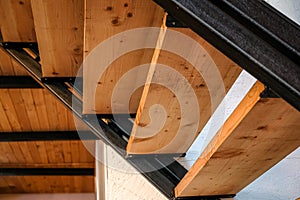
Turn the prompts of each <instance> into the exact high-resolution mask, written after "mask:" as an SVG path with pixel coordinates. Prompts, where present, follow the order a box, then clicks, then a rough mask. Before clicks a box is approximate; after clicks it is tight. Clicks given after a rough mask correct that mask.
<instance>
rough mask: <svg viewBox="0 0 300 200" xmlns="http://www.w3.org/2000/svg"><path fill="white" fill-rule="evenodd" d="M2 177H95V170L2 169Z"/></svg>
mask: <svg viewBox="0 0 300 200" xmlns="http://www.w3.org/2000/svg"><path fill="white" fill-rule="evenodd" d="M0 176H94V169H93V168H0Z"/></svg>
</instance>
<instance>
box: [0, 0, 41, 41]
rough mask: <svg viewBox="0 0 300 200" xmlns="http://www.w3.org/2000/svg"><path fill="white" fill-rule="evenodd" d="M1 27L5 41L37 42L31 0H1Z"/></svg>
mask: <svg viewBox="0 0 300 200" xmlns="http://www.w3.org/2000/svg"><path fill="white" fill-rule="evenodd" d="M0 29H1V33H2V37H3V41H5V42H35V41H36V36H35V31H34V25H33V17H32V11H31V2H30V0H1V1H0Z"/></svg>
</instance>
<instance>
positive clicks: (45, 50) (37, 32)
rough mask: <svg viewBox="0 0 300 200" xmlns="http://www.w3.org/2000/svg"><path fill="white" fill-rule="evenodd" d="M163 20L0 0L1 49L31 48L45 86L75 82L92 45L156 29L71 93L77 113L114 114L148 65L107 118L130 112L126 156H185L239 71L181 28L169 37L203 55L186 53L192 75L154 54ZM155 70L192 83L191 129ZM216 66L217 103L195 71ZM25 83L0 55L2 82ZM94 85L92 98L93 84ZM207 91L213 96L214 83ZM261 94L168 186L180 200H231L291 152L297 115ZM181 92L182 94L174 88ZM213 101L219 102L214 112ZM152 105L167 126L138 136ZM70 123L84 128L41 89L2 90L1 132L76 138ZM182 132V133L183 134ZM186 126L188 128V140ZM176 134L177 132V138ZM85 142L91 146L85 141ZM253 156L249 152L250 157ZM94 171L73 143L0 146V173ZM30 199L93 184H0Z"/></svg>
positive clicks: (150, 6) (105, 9)
mask: <svg viewBox="0 0 300 200" xmlns="http://www.w3.org/2000/svg"><path fill="white" fill-rule="evenodd" d="M165 19H166V15H165V13H164V11H163V9H162V8H160V7H159V6H158V5H156V4H155V3H154V2H153V1H151V0H132V1H125V0H102V1H99V0H73V1H68V0H31V1H30V0H2V1H0V28H1V34H2V38H3V41H4V42H16V43H24V42H25V43H26V42H37V43H38V47H39V56H40V59H41V60H40V64H41V70H42V76H43V78H52V81H55V80H59V78H69V77H75V76H76V74H77V71H78V69H79V68H80V66H81V64H82V62H83V60H84V59H86V58H87V57H88V55H89V54H90V53H91V52H92V50H93V49H94V47H96V46H97V45H98V44H99V43H101V42H103V41H104V40H106V39H108V38H109V37H111V36H113V35H114V34H117V33H121V32H122V31H126V30H129V29H133V28H141V27H149V26H150V27H157V28H159V29H160V34H158V35H157V36H152V37H154V38H155V42H157V41H158V42H157V45H156V48H149V49H142V50H136V51H132V52H129V53H127V54H124V55H122V56H121V57H119V58H118V59H116V60H115V61H114V62H113V63H111V64H110V66H109V68H108V69H107V70H106V71H105V73H104V75H103V77H99V80H92V79H89V78H87V77H88V76H89V75H90V74H93V73H94V71H93V68H88V67H85V68H84V69H83V96H80V94H77V95H78V96H80V99H82V100H83V102H82V103H83V108H82V110H83V113H82V114H91V113H93V112H96V113H97V114H112V113H113V111H112V107H111V97H112V94H113V90H114V87H115V85H116V83H117V81H118V80H119V79H120V78H121V77H122V76H123V75H124V74H125V73H127V72H128V71H130V70H131V69H133V68H134V67H136V66H138V65H141V64H145V63H148V64H149V67H148V71H147V73H143V74H139V73H136V74H134V75H132V77H131V82H128V83H126V84H124V86H123V87H122V89H123V92H124V93H126V92H128V91H131V90H132V88H135V84H136V82H135V81H136V78H138V77H140V76H143V77H145V83H146V84H145V85H143V86H142V87H139V88H138V89H137V90H136V91H135V92H134V93H133V96H132V97H131V99H130V102H129V105H119V107H118V109H117V110H115V112H116V113H113V114H124V113H127V111H128V110H129V112H130V113H134V114H137V115H136V118H135V123H134V125H133V129H132V132H131V135H130V138H129V142H128V146H127V153H128V154H166V153H167V154H177V153H185V152H186V151H187V149H188V148H189V147H190V145H191V144H192V143H193V141H194V140H195V138H196V137H197V135H198V134H199V133H200V131H201V130H202V129H203V127H204V126H205V124H206V123H207V121H208V120H209V119H210V117H211V115H212V114H213V112H214V111H215V109H216V108H217V106H218V105H219V104H220V102H221V101H222V100H223V98H224V96H225V95H226V93H227V92H228V91H229V89H230V88H231V86H232V85H233V83H234V82H235V80H236V78H237V77H238V76H239V74H240V72H241V71H242V69H241V68H240V67H239V66H238V65H237V64H236V63H234V62H233V61H231V60H230V59H229V58H228V57H226V56H225V55H224V54H222V53H221V52H220V51H218V50H217V49H216V48H214V47H213V46H211V45H210V44H209V43H207V42H206V41H205V40H204V39H203V38H201V37H200V36H198V35H197V34H195V33H194V32H192V31H191V30H190V29H188V28H178V29H173V30H176V31H179V32H181V33H183V34H185V35H187V36H189V37H190V38H193V39H194V40H195V41H196V42H197V43H198V44H199V45H200V46H201V47H202V48H203V49H204V50H205V52H206V53H207V54H205V56H203V57H202V58H201V59H199V58H198V57H197V56H198V55H197V53H198V52H193V49H192V48H191V49H189V52H188V53H190V55H191V57H192V58H193V59H194V60H195V61H197V62H198V61H199V63H200V64H201V69H202V71H201V70H200V71H201V73H199V72H198V71H197V70H196V69H195V67H194V65H193V64H194V63H190V62H188V61H186V60H185V58H183V57H180V56H178V55H175V54H173V53H172V52H167V51H163V50H161V48H160V47H161V45H163V43H164V42H165V38H164V37H165V35H164V34H165V31H166V30H167V29H168V28H167V27H166V26H165V24H164V23H165ZM146 39H147V38H146V37H145V40H146ZM122 42H123V41H120V43H122ZM178 45H181V44H178ZM116 51H117V50H116ZM206 56H207V57H206ZM208 57H209V58H211V59H212V60H210V59H209V58H208ZM157 63H161V64H165V65H168V66H170V67H171V68H172V69H174V70H176V71H177V72H179V73H180V74H181V75H182V76H184V77H185V79H186V80H187V82H188V84H190V85H191V87H192V88H193V90H194V92H195V94H196V99H197V102H198V103H199V106H198V107H199V108H197V109H199V113H196V115H197V116H200V115H201V120H200V121H199V124H198V122H194V121H193V119H188V120H186V119H182V118H181V116H182V111H181V110H180V105H179V103H180V102H178V99H177V98H175V97H176V95H174V94H173V93H172V91H170V90H169V89H168V88H166V87H163V86H160V85H157V84H152V83H151V80H155V79H156V78H157V76H158V74H159V73H160V71H159V68H157V67H156V66H157V65H156V64H157ZM214 65H215V66H216V67H217V69H218V71H219V73H220V77H221V80H222V83H223V84H224V90H225V91H224V93H222V94H221V95H219V93H217V92H215V93H214V91H209V88H208V86H207V83H206V82H205V80H204V78H203V73H204V74H205V73H208V72H209V69H210V68H211V67H213V66H214ZM24 75H28V74H27V72H26V71H25V70H24V69H23V68H22V66H20V65H19V64H18V63H17V62H16V61H15V60H14V59H12V58H11V57H10V56H9V55H8V54H7V53H6V52H5V50H4V49H2V48H0V76H15V79H16V81H17V80H18V76H24ZM163 75H164V76H165V77H168V76H169V74H163ZM53 78H54V79H53ZM55 78H56V79H55ZM211 78H212V79H214V77H211ZM146 80H147V81H148V82H147V81H146ZM95 83H96V85H97V87H96V94H95V98H94V96H92V95H93V91H94V90H93V87H92V86H93V85H94V84H95ZM215 83H216V85H215V87H216V88H215V89H216V91H218V89H219V87H218V81H215ZM188 84H187V85H188ZM179 86H182V85H180V84H179V82H177V81H176V80H171V79H170V82H169V87H179ZM264 89H265V88H264V86H263V84H262V83H260V82H257V83H256V84H255V85H254V86H253V88H252V90H251V91H250V92H249V93H248V94H247V95H246V97H245V98H244V100H243V101H242V103H241V104H240V105H239V106H238V108H237V109H236V110H235V111H234V113H233V114H232V115H231V116H230V117H229V119H228V120H227V121H226V123H225V124H224V125H223V128H222V130H220V131H219V132H218V134H217V135H216V137H215V138H214V139H213V140H212V141H211V143H210V145H209V146H208V147H207V148H206V150H205V151H204V154H203V155H202V156H200V157H199V159H198V160H197V162H196V164H195V165H194V166H193V167H192V169H191V170H190V171H189V172H188V173H187V175H186V176H185V177H184V178H183V179H182V181H181V182H180V183H179V185H178V186H177V187H176V188H175V193H176V195H177V196H178V197H184V196H197V195H205V196H206V195H218V194H232V193H236V192H238V191H240V190H241V189H242V188H243V187H244V186H246V185H247V184H249V183H250V182H251V181H253V180H254V179H255V178H257V177H258V176H260V175H261V174H262V173H263V172H265V171H266V170H268V169H269V168H270V167H272V166H273V165H274V164H276V163H277V162H278V161H280V160H281V159H282V158H283V157H284V156H285V155H287V154H288V153H289V152H291V151H292V150H293V149H295V148H297V147H298V146H299V144H300V142H299V139H298V137H297V136H298V133H299V131H298V130H299V128H300V127H299V124H297V123H298V122H299V120H300V114H299V112H298V111H297V110H295V109H294V108H292V107H291V106H290V105H289V104H287V103H286V102H284V101H283V100H281V99H279V98H270V97H268V98H261V97H260V94H261V93H262V92H263V90H264ZM179 92H181V93H184V92H185V91H184V89H182V90H180V91H179ZM211 92H212V93H211ZM122 95H123V93H122V94H120V95H119V98H122V97H123V96H122ZM211 96H214V97H215V98H216V99H217V100H216V102H214V105H213V106H212V102H211ZM188 98H189V97H188ZM155 104H161V105H164V107H165V110H166V113H167V121H166V123H165V124H164V126H163V127H162V128H161V130H160V131H159V132H158V133H156V134H155V135H154V136H151V137H145V133H146V132H147V130H146V129H143V128H144V127H147V125H149V124H150V123H151V120H150V119H149V112H150V107H151V106H152V105H155ZM93 105H95V107H93ZM194 110H195V107H191V106H190V107H189V109H188V110H185V111H184V112H186V113H187V114H189V113H191V112H194ZM266 113H267V114H266ZM158 119H159V120H160V118H158ZM74 120H75V121H76V124H78V127H77V128H79V129H82V130H86V127H85V125H84V124H83V123H82V122H80V121H78V120H77V119H76V118H75V119H74V117H73V115H72V113H71V112H70V111H69V110H68V109H67V108H66V107H64V106H63V105H62V103H61V102H59V101H58V100H57V99H55V98H54V97H53V96H52V95H51V94H50V93H49V92H48V91H47V90H46V89H41V88H34V89H33V88H22V89H20V88H13V89H12V88H2V89H0V134H1V132H6V133H7V132H18V133H20V134H22V132H24V131H27V132H38V131H57V132H59V131H75V130H76V127H75V124H74ZM181 124H184V126H183V127H181ZM191 126H195V127H196V128H195V129H196V131H194V132H195V133H193V131H192V129H191V128H190V127H191ZM178 130H180V131H181V132H182V134H179V135H176V133H177V131H178ZM141 138H142V139H141ZM266 141H268V142H266ZM170 142H172V144H171V145H169V143H170ZM89 143H90V146H92V147H93V146H94V142H93V141H90V142H89ZM165 146H168V147H167V148H165ZM238 146H240V147H239V148H238ZM252 152H256V153H254V154H253V155H252V156H250V154H251V153H252ZM256 159H259V160H256ZM94 163H95V160H94V158H93V156H92V155H90V153H89V152H88V151H87V150H86V149H85V147H84V145H83V144H82V142H81V141H30V142H24V141H18V142H8V141H5V142H3V141H2V142H0V168H7V169H8V168H18V169H23V168H64V169H72V168H89V169H94ZM220 166H222V167H221V168H220ZM223 166H226V169H225V167H223ZM241 167H242V168H241ZM253 168H254V169H255V171H254V170H253ZM235 172H238V173H235ZM203 180H205V181H206V182H210V183H211V184H210V187H209V188H206V187H205V186H204V185H207V184H202V181H203ZM231 180H233V181H231ZM220 185H221V186H222V187H221V186H220ZM223 186H224V187H223ZM225 186H226V187H225ZM35 192H37V193H41V192H70V193H72V192H94V177H93V176H79V175H78V176H58V175H56V176H42V175H37V176H32V175H30V176H22V175H19V176H10V175H6V176H2V177H0V193H35Z"/></svg>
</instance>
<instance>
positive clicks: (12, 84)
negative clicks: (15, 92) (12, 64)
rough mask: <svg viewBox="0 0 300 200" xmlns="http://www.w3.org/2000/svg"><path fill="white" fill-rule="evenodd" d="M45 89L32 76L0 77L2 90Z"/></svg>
mask: <svg viewBox="0 0 300 200" xmlns="http://www.w3.org/2000/svg"><path fill="white" fill-rule="evenodd" d="M12 88H31V89H33V88H39V89H40V88H43V87H42V86H41V85H40V84H38V83H37V82H36V81H35V80H34V79H33V78H32V77H31V76H0V89H12Z"/></svg>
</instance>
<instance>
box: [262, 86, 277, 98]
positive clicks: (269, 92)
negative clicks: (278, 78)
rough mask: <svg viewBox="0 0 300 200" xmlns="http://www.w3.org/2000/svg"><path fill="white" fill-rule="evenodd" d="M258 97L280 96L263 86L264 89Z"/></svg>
mask: <svg viewBox="0 0 300 200" xmlns="http://www.w3.org/2000/svg"><path fill="white" fill-rule="evenodd" d="M260 98H280V97H279V96H278V95H277V94H276V93H275V92H274V91H273V90H272V89H271V88H270V87H268V86H265V90H264V91H263V92H262V93H261V94H260Z"/></svg>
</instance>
